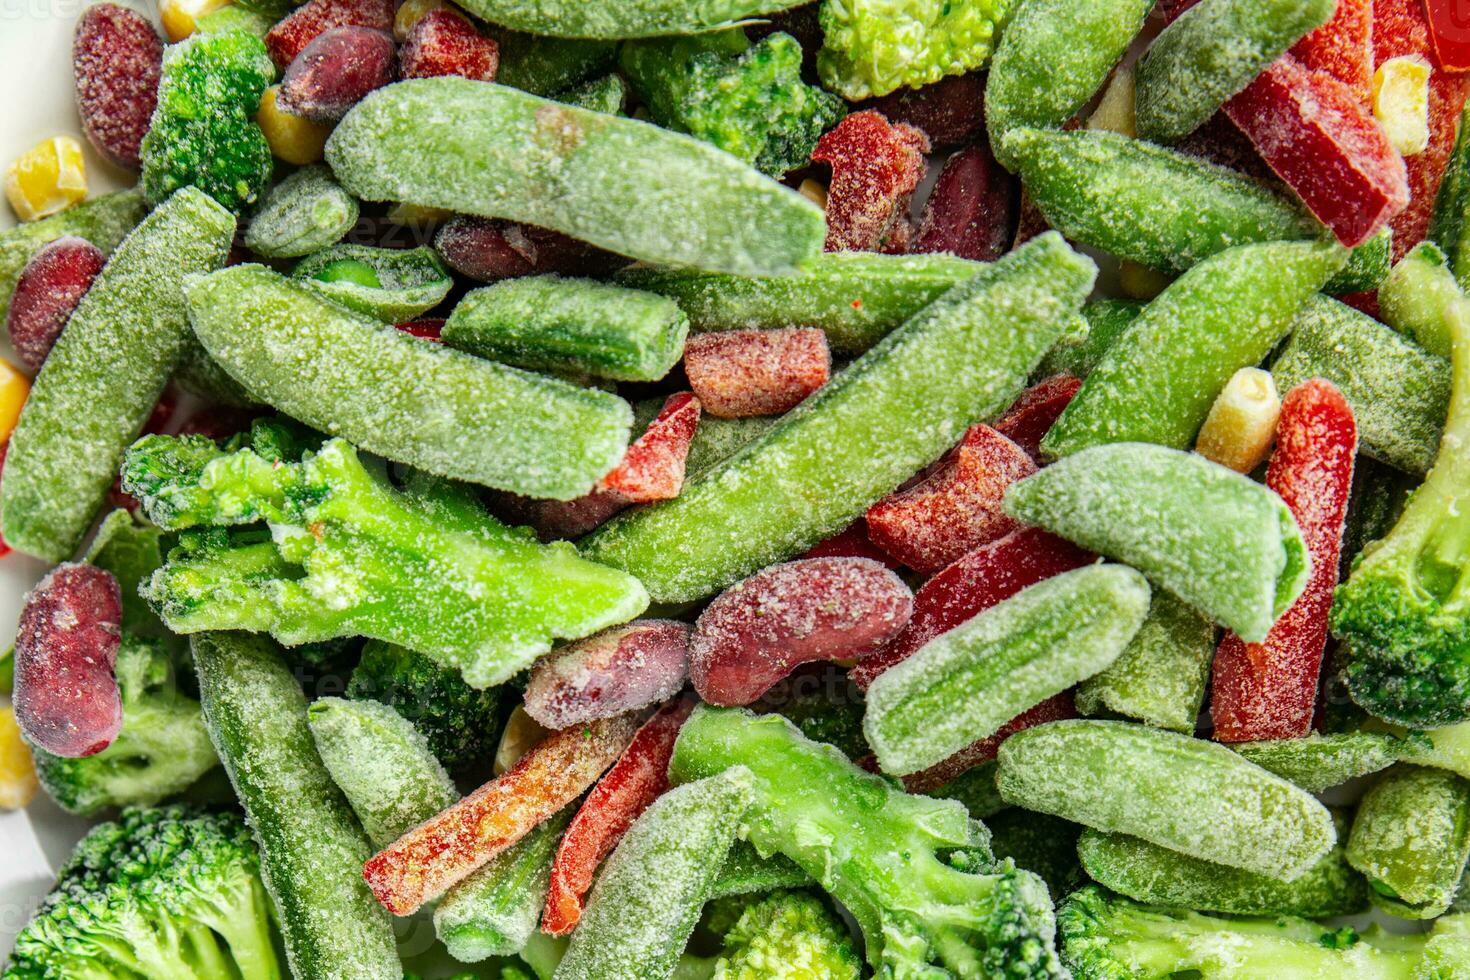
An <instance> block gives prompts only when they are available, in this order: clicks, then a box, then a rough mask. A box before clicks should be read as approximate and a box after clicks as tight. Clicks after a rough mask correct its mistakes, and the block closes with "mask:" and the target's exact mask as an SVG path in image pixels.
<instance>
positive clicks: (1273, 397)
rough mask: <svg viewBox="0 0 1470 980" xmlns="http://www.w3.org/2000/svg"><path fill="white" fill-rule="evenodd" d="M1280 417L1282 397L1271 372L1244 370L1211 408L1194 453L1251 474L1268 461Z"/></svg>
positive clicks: (1226, 386) (1227, 383)
mask: <svg viewBox="0 0 1470 980" xmlns="http://www.w3.org/2000/svg"><path fill="white" fill-rule="evenodd" d="M1280 418H1281V398H1280V397H1279V396H1278V395H1277V394H1276V382H1275V381H1274V380H1273V379H1272V377H1271V375H1270V373H1269V372H1266V371H1262V370H1261V369H1260V368H1241V369H1240V370H1239V371H1236V372H1235V373H1234V374H1233V375H1231V377H1230V380H1229V381H1228V382H1226V384H1225V390H1224V391H1222V392H1220V397H1218V398H1216V399H1215V404H1213V405H1211V406H1210V414H1209V416H1208V417H1206V419H1205V424H1204V426H1203V427H1201V428H1200V430H1199V438H1198V439H1196V440H1195V444H1194V451H1195V452H1197V453H1199V454H1200V455H1201V456H1203V457H1204V458H1205V459H1208V460H1212V461H1214V462H1216V463H1219V464H1220V465H1221V466H1228V467H1229V468H1230V469H1232V470H1235V471H1236V472H1237V473H1249V472H1250V471H1251V470H1253V469H1255V468H1256V467H1257V466H1260V465H1261V460H1263V459H1265V458H1266V453H1267V452H1268V451H1269V450H1270V448H1271V440H1272V439H1274V438H1276V422H1277V421H1278V420H1279V419H1280Z"/></svg>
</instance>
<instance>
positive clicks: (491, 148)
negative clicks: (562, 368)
mask: <svg viewBox="0 0 1470 980" xmlns="http://www.w3.org/2000/svg"><path fill="white" fill-rule="evenodd" d="M603 9H613V8H612V7H611V5H609V6H608V7H606V8H603ZM327 161H328V162H329V163H330V164H331V165H332V169H333V170H334V171H335V172H336V174H337V179H338V180H340V181H342V183H343V184H344V185H345V186H346V187H347V189H348V190H350V191H352V192H353V193H355V194H357V196H358V197H360V198H362V199H364V200H371V201H384V200H393V201H404V202H407V203H409V204H419V205H425V206H429V207H440V208H448V209H449V210H452V211H458V212H463V213H465V214H477V215H480V216H482V217H487V218H509V219H511V220H514V221H524V222H526V223H528V224H533V225H538V226H540V227H543V228H550V229H552V230H554V231H560V232H563V233H565V234H568V235H571V236H572V237H573V238H579V239H581V240H583V241H586V242H591V243H592V244H593V245H597V246H600V247H602V248H605V249H607V250H609V251H612V252H617V253H619V254H621V255H626V256H628V257H630V258H635V259H643V260H645V261H649V262H667V263H671V264H675V265H687V266H693V267H695V268H700V269H709V270H711V271H715V272H734V273H741V274H745V275H789V274H791V273H793V272H796V271H797V268H798V267H799V266H800V265H801V264H802V263H804V262H806V261H808V260H809V259H811V258H813V257H815V256H816V255H817V254H818V253H819V252H820V251H821V250H822V242H823V241H824V240H825V238H826V221H825V219H824V218H823V216H822V211H821V209H820V208H818V207H817V206H816V205H815V204H813V203H812V202H811V201H808V200H807V199H806V198H804V197H802V196H801V195H800V194H798V193H796V192H795V191H793V190H790V189H789V188H786V187H783V186H781V185H780V184H778V183H776V182H775V181H774V180H771V179H770V178H768V177H765V176H763V175H762V174H760V173H759V172H758V171H756V170H754V169H753V168H751V167H748V166H746V165H745V164H743V163H741V162H740V161H738V160H736V159H735V158H734V157H731V156H730V155H729V154H727V153H724V152H723V151H721V150H717V149H715V148H714V147H713V146H711V145H709V144H707V143H704V142H701V141H700V140H697V139H694V138H692V137H689V136H683V135H680V134H678V133H673V132H669V131H667V130H663V129H659V128H658V127H656V126H653V125H651V124H649V123H644V122H638V121H636V120H633V119H627V118H624V117H621V116H609V115H605V114H603V113H600V112H589V111H588V110H586V109H578V108H575V107H573V106H568V105H563V104H562V103H559V102H552V101H550V100H548V99H542V98H538V97H536V96H534V95H529V94H527V93H525V92H521V91H518V90H516V89H512V88H507V87H505V86H503V85H496V84H495V83H493V82H477V81H471V80H469V79H465V78H417V79H412V80H410V81H406V82H400V83H399V84H397V85H390V86H388V87H387V88H383V89H379V90H378V91H376V92H374V93H373V94H372V95H369V96H368V97H367V98H366V99H364V100H362V102H360V103H358V105H357V106H356V107H355V108H354V109H353V110H352V111H351V112H349V113H348V114H347V117H346V118H345V119H343V120H342V122H341V123H340V124H338V126H337V129H336V131H335V132H333V134H332V138H331V139H330V140H329V141H328V142H327Z"/></svg>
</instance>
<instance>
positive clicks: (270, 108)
mask: <svg viewBox="0 0 1470 980" xmlns="http://www.w3.org/2000/svg"><path fill="white" fill-rule="evenodd" d="M280 91H281V86H279V85H272V86H271V87H270V88H268V89H266V90H265V94H264V95H263V96H261V98H260V109H259V110H258V111H257V112H256V114H255V121H256V122H257V123H259V124H260V129H261V132H263V133H265V141H266V142H267V143H269V144H270V148H271V152H272V153H274V154H275V155H276V156H278V157H280V158H281V159H282V160H285V161H286V162H287V163H294V164H296V165H297V166H298V167H304V166H306V165H307V164H308V163H316V162H317V161H318V160H320V159H321V158H322V153H323V152H324V151H325V150H326V147H327V137H328V136H331V135H332V127H331V126H324V125H322V124H321V123H314V122H312V121H311V120H310V119H302V118H301V117H300V116H293V115H291V113H289V112H286V111H285V110H284V109H282V108H280V107H279V106H278V105H276V96H277V94H279V92H280Z"/></svg>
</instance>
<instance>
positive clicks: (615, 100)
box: [552, 75, 628, 116]
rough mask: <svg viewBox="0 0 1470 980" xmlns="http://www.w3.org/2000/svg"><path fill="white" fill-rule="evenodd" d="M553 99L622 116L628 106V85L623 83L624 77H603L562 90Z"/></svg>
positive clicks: (594, 110) (592, 110) (589, 109)
mask: <svg viewBox="0 0 1470 980" xmlns="http://www.w3.org/2000/svg"><path fill="white" fill-rule="evenodd" d="M552 98H554V99H556V101H558V102H565V103H566V104H567V105H574V106H577V107H578V108H581V109H587V110H588V111H590V112H605V113H607V114H608V115H610V116H621V115H623V110H624V109H625V108H626V107H627V105H628V83H627V82H625V81H623V76H622V75H603V76H602V77H601V78H594V79H592V80H591V81H587V82H583V83H581V84H580V85H574V86H572V87H571V88H567V89H562V90H561V91H560V92H557V93H555V94H554V95H553V96H552Z"/></svg>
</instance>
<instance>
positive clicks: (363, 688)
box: [347, 641, 503, 772]
mask: <svg viewBox="0 0 1470 980" xmlns="http://www.w3.org/2000/svg"><path fill="white" fill-rule="evenodd" d="M347 696H348V697H349V698H354V699H356V700H359V701H361V700H373V701H381V702H383V703H384V704H388V705H392V706H393V707H394V708H397V709H398V713H399V714H401V715H402V716H403V717H405V718H407V719H408V720H409V721H411V722H413V725H414V727H415V728H417V729H418V730H419V731H420V732H422V733H423V735H424V737H425V738H426V739H428V740H429V748H430V750H431V751H433V753H434V755H435V756H436V757H437V758H438V759H439V761H440V762H441V763H443V765H444V768H445V769H448V770H449V771H450V772H465V771H466V770H469V769H472V768H474V767H475V766H478V765H483V764H485V763H488V762H489V761H490V760H491V759H493V758H494V757H495V745H496V741H497V739H498V736H499V733H500V709H501V702H502V700H503V699H502V697H501V689H500V688H498V687H493V688H490V689H489V690H485V691H477V690H475V689H474V688H472V687H470V686H469V685H468V684H466V683H465V682H464V680H463V679H462V678H461V677H460V676H459V674H457V673H455V672H454V671H452V670H448V669H446V668H444V667H441V666H439V665H438V664H436V663H435V662H434V661H432V660H430V659H429V658H428V657H425V656H424V655H423V654H420V653H415V652H414V651H412V650H407V649H404V648H403V647H400V646H394V645H393V644H391V643H379V642H377V641H373V642H371V643H369V644H368V645H367V646H366V647H364V648H363V651H362V659H361V660H360V661H359V662H358V664H357V669H356V670H354V671H353V672H352V680H351V681H349V682H348V684H347Z"/></svg>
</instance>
